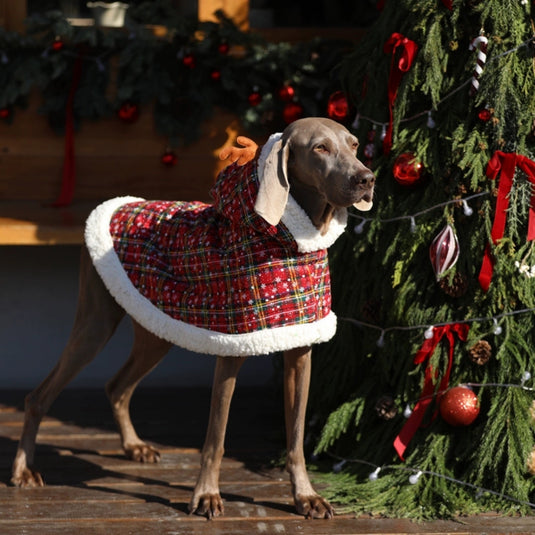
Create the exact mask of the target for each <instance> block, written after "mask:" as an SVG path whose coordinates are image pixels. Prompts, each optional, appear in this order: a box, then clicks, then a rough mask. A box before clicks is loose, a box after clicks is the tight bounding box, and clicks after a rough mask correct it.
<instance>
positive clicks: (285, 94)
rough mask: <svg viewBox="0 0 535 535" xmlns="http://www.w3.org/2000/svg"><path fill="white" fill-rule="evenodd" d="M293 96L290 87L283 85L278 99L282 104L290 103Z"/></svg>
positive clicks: (293, 92)
mask: <svg viewBox="0 0 535 535" xmlns="http://www.w3.org/2000/svg"><path fill="white" fill-rule="evenodd" d="M294 96H295V89H294V88H293V87H292V86H291V85H285V86H283V87H281V88H280V89H279V98H280V99H281V100H282V101H283V102H291V101H292V99H293V98H294Z"/></svg>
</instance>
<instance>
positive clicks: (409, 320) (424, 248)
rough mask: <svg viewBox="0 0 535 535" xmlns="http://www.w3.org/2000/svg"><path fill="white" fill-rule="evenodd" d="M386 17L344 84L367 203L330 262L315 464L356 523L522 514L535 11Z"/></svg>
mask: <svg viewBox="0 0 535 535" xmlns="http://www.w3.org/2000/svg"><path fill="white" fill-rule="evenodd" d="M383 4H384V6H383V11H382V15H381V16H380V18H379V19H378V20H377V22H376V23H375V25H374V26H373V27H372V28H371V29H370V30H369V32H368V34H367V37H366V38H365V40H364V41H363V42H362V43H360V44H359V45H358V46H357V47H356V49H355V50H354V52H353V53H351V54H350V55H349V56H348V57H347V58H346V59H345V61H344V62H343V64H342V66H341V71H340V73H341V79H342V83H343V85H344V89H345V91H346V94H347V95H348V100H349V102H350V104H352V105H354V107H355V114H356V118H355V121H354V123H353V124H352V127H353V128H354V130H355V131H356V133H357V134H358V136H359V139H360V141H361V148H360V149H359V151H360V152H359V157H360V158H361V159H362V160H364V161H366V162H367V163H368V164H369V165H371V166H372V168H373V169H374V171H375V172H376V175H377V188H376V199H375V205H374V209H373V211H372V212H370V213H369V215H368V214H362V213H358V212H354V213H353V214H352V219H350V225H349V227H351V228H350V229H349V230H350V231H349V232H347V233H346V235H345V237H344V238H343V239H341V240H339V242H338V243H337V244H336V245H335V246H334V248H333V249H332V250H331V252H330V255H331V263H332V278H333V296H334V297H333V298H334V303H333V308H334V310H336V312H337V314H338V317H339V328H338V333H337V336H336V337H335V339H334V340H333V341H331V343H329V344H325V345H323V346H321V347H320V348H318V351H317V353H316V358H315V362H314V376H313V385H312V394H311V401H310V404H311V410H312V413H313V414H315V415H316V417H317V418H316V421H317V422H320V424H321V425H317V426H316V427H315V428H314V427H313V428H312V429H313V430H315V431H316V432H317V434H316V443H315V444H316V449H315V451H316V453H318V454H322V455H321V457H320V458H327V459H329V458H331V459H334V460H333V463H335V472H338V473H336V474H335V475H333V476H329V478H328V479H329V480H330V481H331V483H332V486H331V491H332V494H333V496H332V497H333V498H334V499H335V500H336V501H338V502H341V503H342V504H347V505H348V506H349V507H351V508H352V509H353V510H355V511H362V512H372V513H383V514H387V515H399V516H409V517H418V518H436V517H441V516H450V515H455V514H458V513H470V512H478V511H484V510H498V511H500V512H515V511H517V512H521V513H526V512H530V511H532V510H533V508H534V507H535V505H534V504H533V503H532V502H533V501H535V497H534V496H533V492H534V490H535V484H534V483H535V480H534V478H533V474H535V463H534V461H533V458H532V451H533V448H534V444H535V437H534V415H533V400H534V397H535V396H534V389H533V387H534V386H535V385H534V383H533V380H532V379H531V375H532V374H535V369H534V364H535V357H534V356H533V353H534V351H535V249H534V243H535V242H534V241H533V238H534V237H535V219H534V218H535V213H534V212H533V210H534V209H535V199H534V198H533V194H534V191H533V184H535V161H534V157H535V123H534V120H535V83H534V82H535V76H534V71H535V62H534V53H535V39H534V37H533V36H534V32H535V26H534V23H533V20H532V15H531V13H532V12H533V10H534V9H535V8H534V7H533V3H532V2H531V0H530V1H529V2H528V1H527V0H486V1H484V2H483V1H479V0H453V2H452V1H451V0H450V1H449V2H448V1H447V0H442V1H440V0H411V1H409V0H398V1H393V0H390V1H389V0H386V2H383ZM351 118H353V116H352V117H351ZM364 216H365V217H364ZM353 228H354V231H353Z"/></svg>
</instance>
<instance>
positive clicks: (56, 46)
mask: <svg viewBox="0 0 535 535" xmlns="http://www.w3.org/2000/svg"><path fill="white" fill-rule="evenodd" d="M64 46H65V43H64V42H63V41H62V40H61V38H59V37H56V40H55V41H54V42H53V43H52V50H53V51H54V52H59V51H60V50H62V49H63V47H64Z"/></svg>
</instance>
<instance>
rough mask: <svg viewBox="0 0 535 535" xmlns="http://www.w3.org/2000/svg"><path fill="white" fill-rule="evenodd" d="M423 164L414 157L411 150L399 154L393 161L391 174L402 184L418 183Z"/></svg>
mask: <svg viewBox="0 0 535 535" xmlns="http://www.w3.org/2000/svg"><path fill="white" fill-rule="evenodd" d="M423 172H424V166H423V165H422V163H421V162H419V161H418V160H417V159H416V155H415V154H414V153H412V152H404V153H403V154H400V155H399V156H398V157H397V158H396V160H395V161H394V166H393V168H392V174H393V175H394V178H395V179H396V182H398V183H399V184H401V185H402V186H413V185H414V184H416V183H418V182H419V181H420V180H421V179H422V176H423Z"/></svg>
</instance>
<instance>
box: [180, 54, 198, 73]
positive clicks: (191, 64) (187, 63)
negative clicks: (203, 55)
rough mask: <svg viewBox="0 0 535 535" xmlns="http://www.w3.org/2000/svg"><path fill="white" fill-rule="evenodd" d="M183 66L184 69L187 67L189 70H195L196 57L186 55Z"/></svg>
mask: <svg viewBox="0 0 535 535" xmlns="http://www.w3.org/2000/svg"><path fill="white" fill-rule="evenodd" d="M182 65H184V67H187V68H188V69H194V68H195V56H194V55H193V54H186V55H185V56H184V57H183V58H182Z"/></svg>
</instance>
